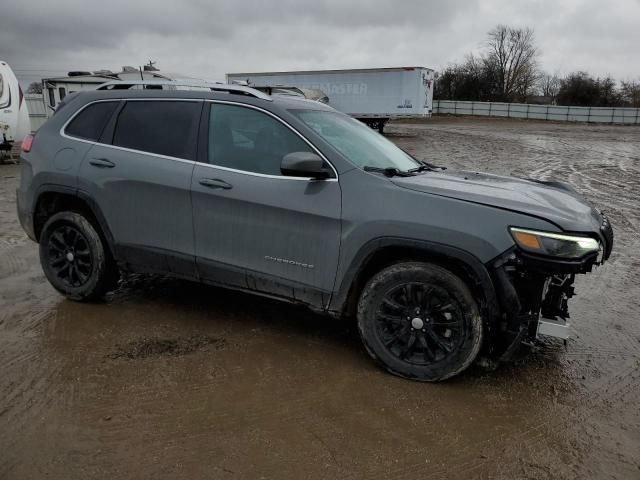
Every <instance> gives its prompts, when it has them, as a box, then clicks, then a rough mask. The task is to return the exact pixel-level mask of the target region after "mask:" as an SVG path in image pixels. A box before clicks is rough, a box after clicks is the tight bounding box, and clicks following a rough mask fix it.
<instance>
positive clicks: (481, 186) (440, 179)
mask: <svg viewBox="0 0 640 480" xmlns="http://www.w3.org/2000/svg"><path fill="white" fill-rule="evenodd" d="M391 181H392V182H393V183H394V184H396V185H397V186H399V187H402V188H408V189H411V190H416V191H419V192H424V193H429V194H433V195H440V196H445V197H450V198H456V199H459V200H464V201H468V202H474V203H479V204H483V205H488V206H491V207H497V208H502V209H506V210H511V211H515V212H519V213H524V214H527V215H533V216H535V217H538V218H542V219H544V220H547V221H550V222H552V223H555V224H556V225H557V226H558V227H560V228H561V229H563V230H566V231H573V232H593V231H596V232H597V231H598V229H599V226H600V223H601V222H602V218H601V216H600V213H599V212H598V210H596V209H595V208H593V207H592V206H591V205H590V204H589V203H588V202H587V201H586V200H585V199H584V198H582V197H581V196H580V195H579V194H578V193H577V192H576V191H575V190H573V188H572V187H571V186H569V185H567V184H565V183H562V182H545V181H541V180H532V179H522V178H515V177H504V176H500V175H491V174H486V173H479V172H467V171H459V172H425V173H422V174H419V175H415V176H411V177H393V178H392V179H391Z"/></svg>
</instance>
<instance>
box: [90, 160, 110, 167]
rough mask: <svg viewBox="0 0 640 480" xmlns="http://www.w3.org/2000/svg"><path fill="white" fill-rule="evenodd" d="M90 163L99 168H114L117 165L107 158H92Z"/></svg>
mask: <svg viewBox="0 0 640 480" xmlns="http://www.w3.org/2000/svg"><path fill="white" fill-rule="evenodd" d="M89 163H90V164H91V165H93V166H94V167H98V168H113V167H115V166H116V164H115V163H113V162H112V161H111V160H107V159H106V158H92V159H91V160H89Z"/></svg>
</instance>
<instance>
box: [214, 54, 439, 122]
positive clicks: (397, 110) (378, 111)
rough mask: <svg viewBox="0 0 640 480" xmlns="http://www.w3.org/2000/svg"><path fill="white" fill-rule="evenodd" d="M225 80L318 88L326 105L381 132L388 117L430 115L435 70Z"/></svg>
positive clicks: (246, 76)
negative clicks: (325, 98) (323, 94)
mask: <svg viewBox="0 0 640 480" xmlns="http://www.w3.org/2000/svg"><path fill="white" fill-rule="evenodd" d="M226 80H227V83H245V82H246V83H247V84H248V85H249V86H255V87H276V86H280V87H297V88H301V89H312V90H322V91H323V92H324V93H325V94H326V95H327V96H328V97H329V105H331V106H332V107H334V108H335V109H337V110H340V111H341V112H344V113H346V114H349V115H351V116H352V117H355V118H357V119H359V120H361V121H363V122H365V123H366V124H368V125H370V126H371V127H374V128H377V129H378V130H379V131H380V132H382V131H383V129H384V125H385V123H386V122H387V121H388V120H389V119H391V118H406V117H430V116H431V111H432V107H433V82H434V80H435V72H434V70H431V69H430V68H425V67H399V68H363V69H355V70H316V71H298V72H260V73H228V74H227V78H226Z"/></svg>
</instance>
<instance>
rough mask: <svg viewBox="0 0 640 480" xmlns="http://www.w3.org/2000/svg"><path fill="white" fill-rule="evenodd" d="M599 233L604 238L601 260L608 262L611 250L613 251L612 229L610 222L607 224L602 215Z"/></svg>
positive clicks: (605, 218) (607, 221)
mask: <svg viewBox="0 0 640 480" xmlns="http://www.w3.org/2000/svg"><path fill="white" fill-rule="evenodd" d="M600 231H601V232H602V236H603V237H604V256H603V259H604V260H608V259H609V255H611V250H613V228H612V227H611V222H609V219H608V218H607V217H606V216H605V215H604V214H602V225H601V226H600Z"/></svg>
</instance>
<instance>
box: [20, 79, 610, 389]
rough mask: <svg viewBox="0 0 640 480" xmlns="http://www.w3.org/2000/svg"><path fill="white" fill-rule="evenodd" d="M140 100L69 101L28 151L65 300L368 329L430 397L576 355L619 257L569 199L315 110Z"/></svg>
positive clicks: (46, 259)
mask: <svg viewBox="0 0 640 480" xmlns="http://www.w3.org/2000/svg"><path fill="white" fill-rule="evenodd" d="M140 83H141V84H140V85H131V84H123V83H119V84H117V85H115V84H114V85H110V86H108V87H107V88H103V89H101V90H98V91H92V92H84V93H80V94H74V95H70V96H68V97H67V98H66V99H65V101H64V103H63V104H62V105H61V106H60V107H59V109H58V111H57V112H56V113H55V115H54V116H53V117H52V118H51V119H49V120H48V121H47V123H46V124H45V125H43V126H42V128H41V129H40V130H39V131H38V132H37V135H35V137H34V138H28V139H26V141H25V142H24V153H23V155H22V175H21V182H20V187H19V189H18V192H17V197H18V213H19V217H20V222H21V224H22V226H23V228H24V230H25V231H26V232H27V234H28V235H29V237H30V238H31V239H33V240H34V241H36V242H38V243H39V245H40V259H41V263H42V268H43V270H44V273H45V275H46V277H47V279H48V280H49V281H50V282H51V284H52V285H53V286H54V287H55V288H56V289H57V290H58V291H60V292H61V293H63V294H64V295H66V296H67V297H69V298H71V299H73V300H81V301H82V300H94V299H97V298H99V297H101V296H103V295H104V294H105V293H106V292H109V291H110V290H113V289H115V288H117V282H118V279H119V276H120V274H121V273H123V272H161V273H164V274H167V273H168V274H172V275H175V276H177V277H182V278H185V279H190V280H196V281H201V282H206V283H210V284H214V285H219V286H224V287H228V288H233V289H239V290H244V291H248V292H253V293H256V294H260V295H266V296H269V297H273V298H277V299H282V300H286V301H289V302H294V303H300V304H304V305H307V306H308V307H310V308H311V309H313V310H316V311H318V312H323V313H326V314H329V315H333V316H340V317H346V318H348V317H356V318H357V324H358V328H359V332H360V335H361V337H362V341H363V343H364V346H365V347H366V349H367V351H368V352H369V354H370V355H371V356H372V357H373V358H374V359H375V360H377V361H378V362H379V363H380V364H381V365H382V366H383V367H384V368H386V369H387V370H388V371H390V372H392V373H394V374H397V375H400V376H403V377H406V378H411V379H415V380H421V381H437V380H443V379H446V378H449V377H451V376H453V375H456V374H457V373H459V372H461V371H463V370H464V369H465V368H467V367H468V366H469V365H470V364H471V363H472V362H473V361H474V360H475V359H476V358H482V359H483V360H484V361H485V362H486V361H489V362H491V363H493V364H495V363H496V361H497V360H500V359H508V358H510V357H511V356H512V354H513V353H514V352H515V351H516V350H517V348H518V346H519V345H520V344H521V343H523V342H526V341H531V340H533V339H535V337H536V336H537V335H539V334H550V335H555V336H560V337H563V338H564V337H565V336H566V332H567V328H568V324H567V318H568V316H569V313H568V310H567V300H568V298H569V297H571V296H572V295H573V293H574V289H573V281H574V277H575V275H576V274H580V273H586V272H589V271H590V270H591V269H592V267H593V266H594V265H597V264H600V263H602V262H603V261H605V260H606V259H607V258H608V257H609V254H610V253H611V249H612V245H613V234H612V229H611V226H610V225H609V223H608V221H607V219H606V218H605V217H604V215H603V214H602V213H601V212H600V211H598V210H597V209H595V208H594V207H592V206H591V205H589V204H588V203H587V202H586V201H585V200H584V199H583V198H581V197H580V196H579V195H578V194H577V193H576V192H575V191H574V190H573V189H572V188H571V187H570V186H568V185H566V184H563V183H560V182H544V181H539V180H531V179H518V178H509V177H501V176H496V175H488V174H483V173H475V172H449V171H445V170H444V168H441V167H436V166H434V165H431V164H428V163H424V162H421V161H419V160H416V159H415V158H412V157H411V156H410V155H409V154H407V153H405V152H404V151H403V150H401V149H400V148H398V147H397V146H396V145H394V144H393V143H392V142H390V141H388V140H387V139H385V138H384V137H383V136H382V135H379V134H378V133H376V132H374V131H373V130H371V129H370V128H368V127H366V126H365V125H363V124H361V123H359V122H358V121H356V120H354V119H352V118H350V117H348V116H346V115H343V114H341V113H339V112H337V111H335V110H334V109H332V108H331V107H329V106H327V105H324V104H322V103H319V102H314V101H310V100H306V99H302V98H296V97H291V96H277V95H273V96H270V95H267V94H266V93H263V92H259V91H257V90H252V89H250V88H247V87H240V86H226V85H215V86H212V87H207V88H184V89H181V88H178V87H177V86H171V87H170V88H169V87H167V86H166V85H160V84H158V85H155V84H145V83H143V82H140ZM129 87H134V88H129ZM479 355H480V357H478V356H479Z"/></svg>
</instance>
